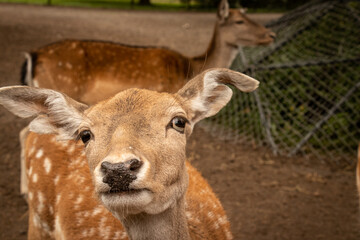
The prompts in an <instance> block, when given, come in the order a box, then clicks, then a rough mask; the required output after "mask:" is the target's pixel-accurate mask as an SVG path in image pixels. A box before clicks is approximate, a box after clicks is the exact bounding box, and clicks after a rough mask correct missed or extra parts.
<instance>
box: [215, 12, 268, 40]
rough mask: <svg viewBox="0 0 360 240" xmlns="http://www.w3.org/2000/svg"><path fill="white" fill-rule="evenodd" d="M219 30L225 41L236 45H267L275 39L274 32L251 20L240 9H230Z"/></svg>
mask: <svg viewBox="0 0 360 240" xmlns="http://www.w3.org/2000/svg"><path fill="white" fill-rule="evenodd" d="M220 30H221V31H222V35H223V36H224V38H225V39H226V42H227V43H228V44H230V45H233V46H236V47H238V46H255V45H268V44H270V43H272V42H273V41H274V39H275V33H273V32H272V31H271V30H270V29H267V28H265V27H264V26H262V25H260V24H258V23H256V22H254V21H252V20H251V19H250V18H248V17H247V16H246V15H245V14H244V13H242V11H241V9H230V10H229V17H228V18H226V19H225V22H224V25H223V26H222V27H221V28H220Z"/></svg>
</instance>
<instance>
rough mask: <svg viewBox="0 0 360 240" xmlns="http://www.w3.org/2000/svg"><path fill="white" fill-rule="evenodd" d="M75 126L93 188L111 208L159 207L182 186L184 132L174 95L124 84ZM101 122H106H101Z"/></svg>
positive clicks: (181, 111)
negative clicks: (121, 89)
mask: <svg viewBox="0 0 360 240" xmlns="http://www.w3.org/2000/svg"><path fill="white" fill-rule="evenodd" d="M85 115H86V118H87V119H88V120H87V121H86V122H83V123H82V124H81V125H80V128H79V137H80V138H81V139H82V140H83V142H84V144H85V151H86V156H87V159H88V162H89V167H90V171H91V173H92V174H93V180H94V184H95V190H96V193H97V195H98V197H99V198H100V200H101V201H102V202H103V203H104V204H105V206H107V207H108V208H109V209H111V210H112V212H121V211H119V210H120V209H119V208H123V207H124V206H126V210H127V211H128V213H132V214H134V213H136V212H137V211H139V209H140V211H145V212H147V213H153V214H155V213H157V212H161V211H162V210H163V209H164V207H165V208H167V207H168V206H169V205H170V204H171V203H172V202H173V201H174V199H176V198H178V197H174V196H176V195H178V196H180V195H181V194H184V191H185V189H186V187H187V174H186V171H185V169H184V168H185V144H186V135H189V133H190V131H191V127H190V126H189V120H188V116H187V112H186V111H185V109H184V108H183V107H182V105H181V103H180V99H176V98H175V97H174V96H173V95H170V94H166V93H157V92H152V91H148V90H137V89H130V90H127V91H124V92H121V93H119V94H118V95H116V96H115V97H114V98H112V99H110V100H108V101H105V102H103V103H101V104H98V105H96V106H94V107H92V108H90V109H89V110H87V111H86V112H85ZM105 123H106V124H105Z"/></svg>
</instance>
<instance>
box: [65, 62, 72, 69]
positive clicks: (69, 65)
mask: <svg viewBox="0 0 360 240" xmlns="http://www.w3.org/2000/svg"><path fill="white" fill-rule="evenodd" d="M65 65H66V68H68V69H72V68H73V66H72V65H71V63H69V62H67V63H66V64H65Z"/></svg>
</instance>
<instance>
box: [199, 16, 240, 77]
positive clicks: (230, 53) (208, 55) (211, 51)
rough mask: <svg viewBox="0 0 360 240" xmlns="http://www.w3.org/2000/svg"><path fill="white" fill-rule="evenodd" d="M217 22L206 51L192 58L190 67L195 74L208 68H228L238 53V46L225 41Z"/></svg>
mask: <svg viewBox="0 0 360 240" xmlns="http://www.w3.org/2000/svg"><path fill="white" fill-rule="evenodd" d="M224 38H225V36H222V34H221V31H220V24H219V23H218V22H217V23H216V25H215V29H214V34H213V36H212V39H211V42H210V44H209V46H208V48H207V50H206V52H205V53H204V54H202V55H200V56H198V57H194V58H193V59H192V69H193V70H194V73H195V74H198V73H199V72H201V71H203V70H205V69H209V68H214V67H218V68H229V67H230V65H231V63H232V62H233V60H234V59H235V57H236V54H237V53H238V47H237V46H235V45H231V44H229V43H227V42H226V40H225V39H224Z"/></svg>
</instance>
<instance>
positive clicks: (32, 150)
mask: <svg viewBox="0 0 360 240" xmlns="http://www.w3.org/2000/svg"><path fill="white" fill-rule="evenodd" d="M34 152H35V147H34V146H32V147H31V148H30V151H29V153H28V156H30V155H32V154H33V153H34Z"/></svg>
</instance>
